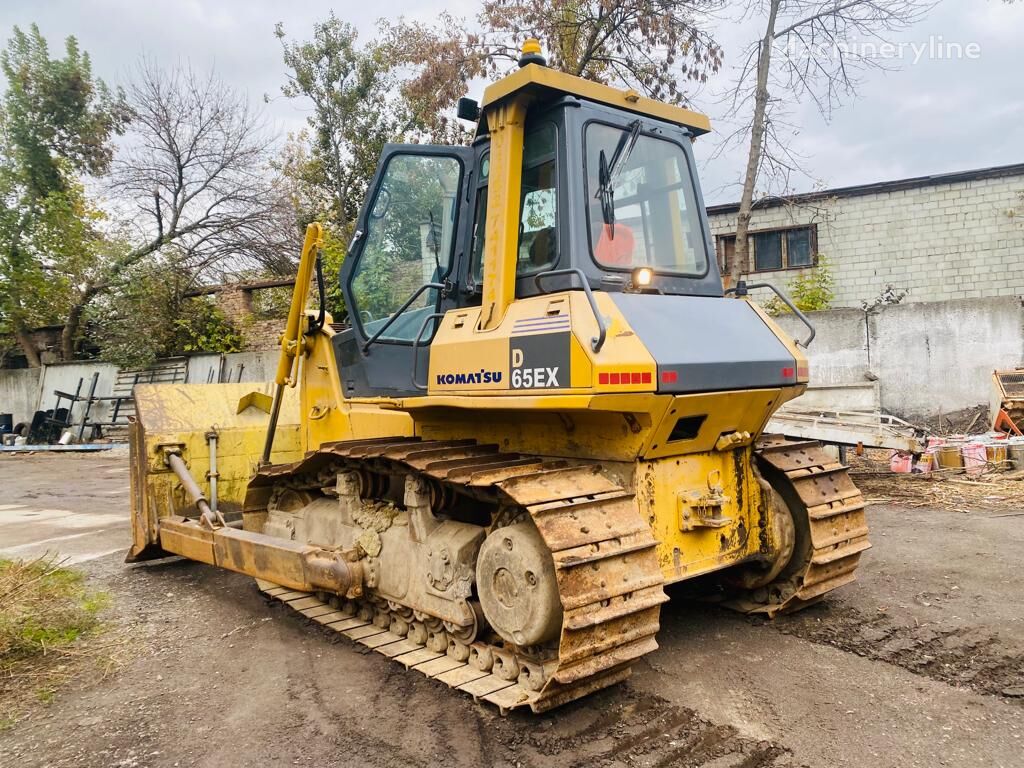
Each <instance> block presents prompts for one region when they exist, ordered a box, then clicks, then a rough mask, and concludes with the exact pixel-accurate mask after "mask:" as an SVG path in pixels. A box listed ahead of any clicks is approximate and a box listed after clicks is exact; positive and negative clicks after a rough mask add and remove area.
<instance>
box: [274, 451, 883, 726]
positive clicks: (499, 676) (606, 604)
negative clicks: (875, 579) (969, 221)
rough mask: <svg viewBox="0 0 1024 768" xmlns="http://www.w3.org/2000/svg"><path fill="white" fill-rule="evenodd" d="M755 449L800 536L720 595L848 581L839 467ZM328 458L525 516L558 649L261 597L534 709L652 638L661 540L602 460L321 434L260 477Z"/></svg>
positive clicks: (615, 678)
mask: <svg viewBox="0 0 1024 768" xmlns="http://www.w3.org/2000/svg"><path fill="white" fill-rule="evenodd" d="M756 455H757V456H758V459H759V460H760V461H761V462H763V463H764V464H767V465H768V466H770V467H771V468H772V469H774V470H775V471H776V473H777V475H778V477H777V478H776V481H775V482H776V485H779V483H780V482H781V483H784V484H785V485H786V486H787V487H784V488H777V490H780V492H782V493H783V494H784V495H787V496H789V498H788V499H787V501H788V503H789V504H790V506H791V508H792V509H793V512H794V515H795V516H796V517H798V518H802V522H801V523H800V525H801V526H803V525H804V524H805V525H806V536H805V537H804V540H805V541H804V546H803V547H802V550H801V551H798V552H797V553H796V554H795V555H794V564H793V566H792V567H791V568H790V569H788V572H787V573H786V574H785V576H784V577H783V578H781V579H780V580H779V581H778V582H776V583H774V584H772V585H770V586H769V588H767V589H762V590H755V591H754V592H752V593H751V594H749V595H746V596H745V597H743V598H740V599H738V600H734V601H732V602H731V603H728V604H727V605H729V607H732V608H735V609H738V610H741V611H743V612H747V613H764V614H767V615H769V616H774V615H775V614H777V613H780V612H791V611H795V610H799V609H800V608H803V607H806V606H808V605H811V604H813V603H815V602H817V601H818V600H820V599H821V598H822V596H823V595H825V594H826V593H828V592H830V591H831V590H833V589H836V588H837V587H840V586H842V585H844V584H847V583H849V582H851V581H853V580H854V578H855V573H854V571H855V570H856V568H857V565H858V562H859V560H860V554H861V553H862V552H863V551H865V550H866V549H868V548H869V547H870V546H871V545H870V543H869V542H868V540H867V534H868V530H867V525H866V522H865V518H864V500H863V497H862V496H861V494H860V491H858V490H857V488H856V486H855V485H854V484H853V481H852V480H851V479H850V476H849V474H848V472H847V469H846V467H845V466H843V465H842V464H840V463H839V462H837V461H835V460H834V459H833V458H832V457H831V456H829V454H827V453H826V452H825V451H824V450H823V449H822V447H821V446H820V445H819V444H818V443H816V442H814V441H788V440H785V439H783V438H776V437H769V438H765V439H763V440H762V441H761V442H759V444H758V446H757V452H756ZM324 468H326V469H327V470H328V471H329V472H336V471H340V470H346V469H348V470H351V469H357V470H363V471H372V472H375V473H381V472H384V473H402V474H408V473H416V474H419V475H421V476H423V477H425V478H429V479H430V480H432V481H434V482H436V483H439V484H440V486H441V487H442V492H444V491H443V489H444V488H447V490H448V491H451V490H453V489H454V488H455V487H459V489H460V490H461V491H462V492H464V493H468V494H470V495H475V496H477V497H480V498H485V499H488V500H491V501H493V502H494V503H496V504H497V505H498V506H499V507H504V508H506V509H514V510H516V511H517V512H516V514H518V515H520V517H521V516H522V514H524V513H525V514H526V515H528V516H529V518H530V519H531V520H532V521H533V523H534V525H535V526H536V527H537V529H538V531H539V532H540V534H541V536H542V538H543V540H544V542H545V544H546V545H547V547H548V549H549V551H550V553H551V556H552V560H553V562H554V565H555V572H556V578H557V583H558V591H559V599H560V601H561V605H562V608H563V619H562V628H561V636H560V641H559V645H558V651H557V655H555V656H552V657H550V658H547V659H544V658H540V659H538V658H536V657H529V656H524V655H522V654H521V651H520V650H519V649H515V648H512V649H510V648H507V647H504V646H503V645H501V644H488V643H483V642H479V641H478V642H475V643H473V644H472V646H471V654H470V656H469V658H468V659H467V658H463V656H464V654H460V653H459V652H458V644H457V643H455V642H454V641H452V640H451V639H449V640H448V641H447V648H445V647H443V645H439V644H438V642H437V641H435V640H433V639H428V640H426V641H425V642H419V641H418V640H414V639H412V637H410V636H409V633H408V630H407V629H406V626H405V624H404V623H403V621H401V618H402V615H403V614H402V610H403V609H402V607H401V606H391V607H389V606H388V605H386V604H382V603H381V601H376V602H375V601H374V600H373V599H372V598H363V599H360V600H342V599H339V598H338V597H336V596H329V595H326V594H323V593H319V594H312V593H306V592H296V591H292V590H289V589H287V588H285V587H281V586H278V585H276V584H273V583H271V582H267V581H262V580H258V581H257V583H258V585H259V588H260V589H261V590H262V591H263V592H265V593H266V594H267V595H268V596H269V597H271V598H273V599H276V600H278V601H280V602H282V603H285V604H287V605H288V606H289V607H290V608H292V609H294V610H296V611H298V612H299V613H301V614H302V615H303V616H306V617H307V618H309V619H311V620H313V621H315V622H317V623H318V624H322V625H324V626H326V627H327V628H329V629H332V630H334V631H336V632H339V633H341V634H343V635H345V636H346V637H348V638H349V639H351V640H354V641H355V642H357V643H360V644H361V645H364V646H366V647H368V648H371V649H372V650H374V651H376V652H378V653H380V654H382V655H384V656H387V657H388V658H391V659H393V660H395V661H397V662H399V663H400V664H403V665H404V666H405V667H407V668H409V669H413V670H416V671H417V672H420V673H422V674H424V675H426V676H427V677H431V678H433V679H435V680H439V681H440V682H442V683H445V684H446V685H448V686H450V687H452V688H455V689H458V690H460V691H463V692H465V693H468V694H470V695H471V696H473V697H474V699H479V700H483V701H486V702H489V703H491V704H494V705H496V706H497V707H499V708H500V709H501V710H502V711H507V710H511V709H515V708H517V707H524V706H528V707H530V708H531V709H532V710H533V711H535V712H542V711H545V710H548V709H551V708H554V707H557V706H560V705H561V704H564V703H566V702H569V701H572V700H573V699H576V698H579V697H581V696H584V695H586V694H588V693H591V692H593V691H596V690H599V689H601V688H604V687H607V686H609V685H613V684H615V683H617V682H620V681H621V680H624V679H625V678H626V677H628V675H629V673H630V664H631V662H633V661H635V660H636V659H638V658H640V657H641V656H644V655H646V654H648V653H650V652H652V651H654V650H655V649H656V648H657V647H658V646H657V642H656V640H655V635H656V634H657V632H658V629H659V615H660V606H661V604H662V603H663V602H665V601H666V600H667V597H666V596H665V593H664V590H663V585H664V579H663V576H662V573H661V570H660V568H659V566H658V562H657V557H656V553H655V547H656V541H655V539H654V537H653V535H652V533H651V530H650V527H649V526H648V525H647V523H646V521H644V520H643V519H642V518H641V516H640V515H639V513H638V511H637V509H636V505H635V503H634V498H633V494H632V493H630V492H628V491H627V490H625V489H623V488H622V487H621V486H619V485H617V484H616V483H614V482H613V481H611V480H609V479H608V478H607V477H605V476H604V475H603V474H601V469H600V466H599V465H597V464H586V463H585V464H573V465H571V466H570V465H569V464H568V462H565V461H560V460H549V459H546V458H542V457H534V456H526V455H522V454H513V453H501V452H499V451H498V450H497V448H496V446H489V445H479V444H477V443H476V442H475V441H472V440H459V441H422V440H419V439H418V438H383V439H374V440H362V441H348V442H339V443H333V444H326V445H324V446H323V447H322V448H321V449H320V450H318V451H315V452H313V453H311V454H309V455H307V457H306V458H305V459H303V460H302V461H300V462H297V463H295V464H289V465H278V466H274V467H269V468H267V469H265V470H263V471H262V472H261V473H260V474H259V475H257V478H260V481H259V482H262V483H264V484H269V483H273V482H281V481H282V480H285V479H286V478H290V477H295V476H301V475H303V474H304V473H311V472H316V471H318V470H323V469H324ZM780 478H782V479H780ZM803 521H805V523H804V522H803ZM406 618H407V616H406ZM396 619H399V620H398V621H396ZM396 630H397V631H396ZM442 643H443V641H442Z"/></svg>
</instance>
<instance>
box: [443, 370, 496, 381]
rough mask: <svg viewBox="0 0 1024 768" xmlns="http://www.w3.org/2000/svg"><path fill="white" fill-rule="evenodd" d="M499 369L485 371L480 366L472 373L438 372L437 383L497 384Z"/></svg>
mask: <svg viewBox="0 0 1024 768" xmlns="http://www.w3.org/2000/svg"><path fill="white" fill-rule="evenodd" d="M500 381H501V371H487V370H484V369H483V368H481V369H480V370H479V371H473V372H472V373H439V374H437V383H438V384H498V383H499V382H500Z"/></svg>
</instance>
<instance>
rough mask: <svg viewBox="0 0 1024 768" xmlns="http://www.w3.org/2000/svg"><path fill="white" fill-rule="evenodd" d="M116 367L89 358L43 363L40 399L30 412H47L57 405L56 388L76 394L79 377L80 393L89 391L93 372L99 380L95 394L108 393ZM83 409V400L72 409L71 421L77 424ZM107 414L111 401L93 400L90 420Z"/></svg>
mask: <svg viewBox="0 0 1024 768" xmlns="http://www.w3.org/2000/svg"><path fill="white" fill-rule="evenodd" d="M117 370H118V369H117V366H116V365H111V364H110V363H97V362H90V361H82V362H74V363H54V364H53V365H44V366H43V368H42V379H41V382H40V386H39V393H38V395H39V400H38V401H37V404H36V405H35V407H33V409H32V411H33V412H35V411H37V410H39V411H46V410H49V409H50V408H53V407H54V406H55V405H56V404H57V396H56V395H55V394H54V391H55V390H60V391H61V392H67V393H68V394H70V395H73V394H75V390H76V389H77V388H78V380H79V379H82V389H81V393H82V395H83V396H84V395H88V394H89V387H90V385H91V383H92V377H93V374H95V373H99V375H100V376H99V379H98V380H97V381H96V392H95V395H96V396H97V397H102V396H105V395H109V394H110V393H111V392H113V390H114V382H115V381H116V380H117ZM61 407H63V408H67V407H68V401H67V400H66V399H62V400H61ZM84 409H85V403H78V404H77V405H76V406H75V407H74V408H72V411H71V422H72V423H73V424H77V423H78V421H79V419H81V417H82V412H83V411H84ZM109 413H110V403H96V404H94V405H93V407H92V409H91V410H90V411H89V420H90V421H108V420H109V419H108V418H107V416H108V414H109Z"/></svg>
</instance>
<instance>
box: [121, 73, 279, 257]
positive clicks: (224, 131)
mask: <svg viewBox="0 0 1024 768" xmlns="http://www.w3.org/2000/svg"><path fill="white" fill-rule="evenodd" d="M128 100H129V103H130V104H131V106H132V109H133V112H134V119H133V123H132V129H131V131H130V133H129V141H128V142H127V147H126V149H125V151H124V152H122V153H121V155H120V156H119V158H118V159H117V160H116V162H115V169H114V179H115V182H114V186H115V189H116V190H117V192H119V193H120V194H121V195H124V196H127V197H129V198H130V199H131V200H132V201H133V202H134V204H135V206H136V209H137V215H136V217H135V218H134V221H135V225H136V233H137V234H136V239H137V240H138V241H141V242H142V245H140V246H138V247H137V248H135V249H133V250H132V251H131V252H130V253H129V254H128V255H127V256H126V257H125V258H126V259H127V260H129V261H135V260H138V259H140V258H143V257H145V256H147V255H149V254H151V253H154V252H156V251H158V250H160V249H161V248H163V247H164V246H166V245H169V244H171V243H173V244H174V246H175V248H176V249H178V250H179V251H180V252H181V253H182V254H184V255H185V256H186V257H187V260H188V262H189V263H190V265H191V266H192V267H193V268H195V269H197V270H199V269H204V268H207V267H211V266H215V265H225V264H226V265H229V266H230V265H232V264H233V263H234V262H235V261H236V260H238V259H244V258H246V257H248V256H251V255H252V254H251V253H250V252H249V245H250V243H252V242H264V241H265V238H266V234H267V233H266V230H265V223H266V221H267V219H268V216H269V215H270V214H272V213H273V212H274V207H275V202H276V198H277V196H278V194H279V193H278V191H277V190H275V188H274V184H273V181H272V179H271V177H270V174H269V173H268V171H269V168H270V154H269V152H270V149H271V144H272V139H271V137H269V136H268V134H267V132H266V131H265V130H264V126H263V123H262V120H261V117H260V115H259V114H258V112H256V111H255V110H254V109H253V108H252V107H251V106H250V105H249V103H248V101H247V100H246V98H245V97H244V96H243V95H240V94H239V93H238V92H236V91H234V90H233V89H232V88H230V87H229V86H227V85H225V84H224V83H223V82H222V81H221V80H219V79H218V78H217V77H215V76H214V75H213V74H210V75H206V76H200V75H197V74H196V73H195V72H193V71H191V70H190V69H187V68H180V67H179V68H176V69H173V70H171V71H163V70H160V69H158V68H156V67H155V66H154V65H152V64H150V63H148V62H144V63H143V64H142V65H140V66H139V68H138V70H137V73H136V77H135V78H134V80H133V82H132V83H131V84H130V85H129V87H128Z"/></svg>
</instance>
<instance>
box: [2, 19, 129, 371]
mask: <svg viewBox="0 0 1024 768" xmlns="http://www.w3.org/2000/svg"><path fill="white" fill-rule="evenodd" d="M0 70H2V71H3V74H4V76H5V77H6V80H7V90H6V91H5V93H4V95H3V100H2V103H0V153H2V156H3V160H2V162H0V288H2V289H3V290H2V292H0V328H2V329H4V330H6V331H8V332H10V333H13V335H14V336H15V338H16V340H17V342H18V343H19V345H20V346H21V347H22V349H23V351H24V352H25V355H26V357H27V359H28V361H29V364H30V365H34V366H37V365H39V364H40V360H39V356H38V354H37V352H36V350H35V348H34V346H33V344H32V342H31V339H30V337H29V335H28V331H29V330H30V329H31V328H32V327H34V326H36V325H39V324H41V323H45V322H53V321H55V320H59V319H61V318H60V313H61V312H62V310H66V309H67V308H68V307H69V306H70V304H71V300H70V297H69V295H68V291H69V290H70V289H71V288H72V286H73V283H72V281H71V280H70V276H71V275H70V270H68V269H67V266H68V265H67V264H65V263H64V262H63V260H62V258H61V257H62V256H63V255H67V253H68V252H73V254H74V257H75V258H76V259H78V260H82V259H86V258H88V254H89V253H91V252H95V249H96V247H97V241H98V240H100V239H101V237H100V235H99V232H98V230H97V229H96V228H95V224H96V220H97V217H96V212H95V211H94V210H92V209H90V207H89V206H88V204H87V203H86V201H85V196H84V192H83V190H82V187H81V184H80V182H79V177H80V176H81V175H98V174H102V173H104V172H105V171H106V170H107V169H108V167H109V165H110V162H111V159H112V156H113V154H112V153H113V150H112V146H111V138H112V137H113V136H114V135H115V134H117V133H120V132H122V131H123V129H124V126H125V124H126V123H127V121H128V118H129V114H130V113H129V110H128V107H127V105H126V103H125V101H124V98H123V95H122V94H121V93H120V91H117V92H114V91H111V90H110V89H109V88H108V87H107V86H106V85H105V84H104V82H103V81H102V80H100V79H98V78H95V77H94V76H93V74H92V68H91V64H90V61H89V56H88V54H86V53H83V52H82V51H80V49H79V47H78V43H77V41H76V40H75V38H73V37H69V38H67V40H66V41H65V50H64V57H63V58H60V59H57V58H51V56H50V53H49V48H48V46H47V43H46V40H45V39H44V38H43V36H42V34H41V33H40V31H39V28H38V27H37V26H36V25H34V24H33V25H32V26H31V27H30V28H29V30H28V32H24V31H22V30H21V29H20V28H18V27H15V28H14V31H13V35H12V37H11V39H10V40H9V41H8V44H7V47H6V48H5V49H4V50H3V51H2V52H0ZM58 232H63V233H64V235H65V236H66V237H55V233H58ZM58 242H59V243H61V245H62V252H55V251H54V250H53V247H54V245H55V244H56V243H58Z"/></svg>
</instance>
